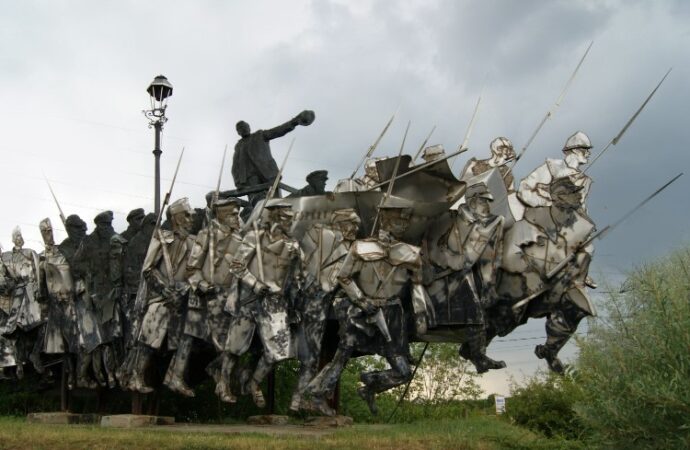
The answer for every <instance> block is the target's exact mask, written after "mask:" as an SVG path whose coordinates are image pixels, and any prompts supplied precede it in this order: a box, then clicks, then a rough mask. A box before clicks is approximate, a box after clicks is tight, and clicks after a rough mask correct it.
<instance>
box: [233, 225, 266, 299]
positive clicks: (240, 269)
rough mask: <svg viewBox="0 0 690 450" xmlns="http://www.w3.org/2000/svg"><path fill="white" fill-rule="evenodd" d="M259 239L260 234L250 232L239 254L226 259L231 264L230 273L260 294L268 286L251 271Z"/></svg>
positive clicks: (238, 251)
mask: <svg viewBox="0 0 690 450" xmlns="http://www.w3.org/2000/svg"><path fill="white" fill-rule="evenodd" d="M257 236H258V237H257ZM257 239H260V234H257V233H255V232H254V231H250V232H249V233H247V234H246V235H245V236H244V239H242V243H241V244H240V246H239V248H238V249H237V252H236V253H235V254H234V255H229V254H228V255H225V259H226V261H228V262H229V263H230V271H231V272H232V273H233V274H234V275H235V276H236V277H237V278H238V279H240V280H241V281H242V284H244V285H245V286H247V287H248V288H250V289H252V290H253V291H254V292H255V293H257V294H258V293H260V292H261V291H263V290H265V289H267V286H266V284H265V283H263V282H262V281H260V280H259V279H258V278H256V276H254V274H253V273H251V271H250V270H249V264H250V263H251V261H252V259H253V258H254V255H255V254H256V240H257Z"/></svg>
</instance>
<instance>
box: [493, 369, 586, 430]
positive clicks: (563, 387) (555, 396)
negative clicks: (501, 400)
mask: <svg viewBox="0 0 690 450" xmlns="http://www.w3.org/2000/svg"><path fill="white" fill-rule="evenodd" d="M510 390H511V397H510V398H509V399H508V400H507V402H506V403H507V404H506V415H507V416H508V417H509V418H510V419H512V421H513V422H515V423H517V424H518V425H522V426H525V427H527V428H530V429H532V430H534V431H538V432H540V433H543V434H544V435H546V436H548V437H561V438H566V439H580V438H582V437H583V436H584V435H585V431H584V430H585V428H584V426H583V424H582V421H581V420H580V418H579V417H578V416H577V414H576V413H575V409H574V406H575V403H576V402H577V401H578V400H580V399H581V398H582V393H581V390H580V389H579V388H578V386H577V382H576V381H575V380H574V379H573V377H572V374H569V375H565V376H561V375H557V374H553V373H549V374H543V373H542V374H537V375H535V376H534V377H532V378H530V379H528V380H527V381H526V382H525V383H523V384H516V383H513V384H512V385H511V389H510Z"/></svg>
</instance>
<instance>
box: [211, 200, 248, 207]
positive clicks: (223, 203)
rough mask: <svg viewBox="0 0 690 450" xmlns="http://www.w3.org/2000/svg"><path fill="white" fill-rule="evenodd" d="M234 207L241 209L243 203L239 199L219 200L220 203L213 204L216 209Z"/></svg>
mask: <svg viewBox="0 0 690 450" xmlns="http://www.w3.org/2000/svg"><path fill="white" fill-rule="evenodd" d="M233 205H234V206H235V207H237V208H239V207H240V206H241V205H242V202H241V201H240V199H239V198H237V197H226V198H219V199H218V201H216V203H214V204H213V207H214V208H215V209H223V208H227V207H229V206H233Z"/></svg>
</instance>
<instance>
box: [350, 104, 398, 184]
mask: <svg viewBox="0 0 690 450" xmlns="http://www.w3.org/2000/svg"><path fill="white" fill-rule="evenodd" d="M399 109H400V105H398V107H397V108H396V110H395V112H394V113H393V115H392V116H391V118H390V119H389V120H388V123H387V124H386V126H385V127H383V131H381V134H379V137H377V138H376V140H375V141H374V143H373V144H371V145H370V146H369V149H368V150H367V152H366V153H365V154H364V156H363V157H362V160H361V161H360V162H359V164H357V167H356V168H355V170H354V171H353V172H352V175H350V179H351V180H352V179H353V178H354V177H355V175H357V172H358V171H359V168H360V167H362V164H364V161H366V160H367V158H371V155H373V154H374V150H376V147H378V145H379V142H381V139H383V136H384V135H385V134H386V131H388V127H390V126H391V123H393V119H395V115H396V114H397V113H398V110H399Z"/></svg>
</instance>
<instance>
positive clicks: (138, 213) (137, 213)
mask: <svg viewBox="0 0 690 450" xmlns="http://www.w3.org/2000/svg"><path fill="white" fill-rule="evenodd" d="M145 214H146V213H145V212H144V208H137V209H133V210H131V211H130V212H129V214H127V222H129V221H130V220H132V219H135V218H136V219H139V220H141V219H143V218H144V215H145Z"/></svg>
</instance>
